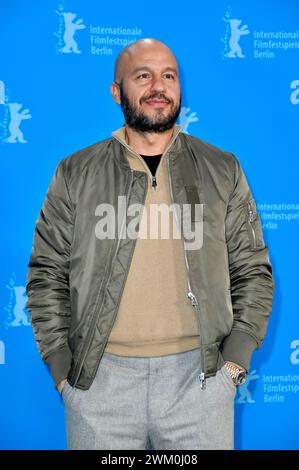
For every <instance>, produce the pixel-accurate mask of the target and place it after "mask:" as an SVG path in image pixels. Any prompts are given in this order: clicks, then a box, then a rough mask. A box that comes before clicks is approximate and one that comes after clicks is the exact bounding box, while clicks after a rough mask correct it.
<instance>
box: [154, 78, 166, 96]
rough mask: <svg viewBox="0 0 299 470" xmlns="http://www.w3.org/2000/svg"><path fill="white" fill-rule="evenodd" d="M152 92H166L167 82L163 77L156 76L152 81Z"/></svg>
mask: <svg viewBox="0 0 299 470" xmlns="http://www.w3.org/2000/svg"><path fill="white" fill-rule="evenodd" d="M151 85H152V86H151V90H152V91H156V92H160V93H161V92H164V91H165V90H166V86H165V81H164V80H163V78H162V77H159V76H158V75H155V76H154V77H153V80H152V84H151Z"/></svg>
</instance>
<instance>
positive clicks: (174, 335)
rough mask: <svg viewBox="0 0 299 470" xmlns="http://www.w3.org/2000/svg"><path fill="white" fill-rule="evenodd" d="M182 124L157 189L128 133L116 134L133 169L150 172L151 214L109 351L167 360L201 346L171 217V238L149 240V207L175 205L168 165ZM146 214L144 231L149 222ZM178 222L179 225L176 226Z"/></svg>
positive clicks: (161, 167) (159, 171) (139, 241)
mask: <svg viewBox="0 0 299 470" xmlns="http://www.w3.org/2000/svg"><path fill="white" fill-rule="evenodd" d="M181 127H182V126H180V125H176V126H175V128H174V132H173V135H172V138H171V140H170V142H169V144H168V146H167V148H166V149H165V151H164V153H163V155H162V157H161V160H160V163H159V166H158V168H157V171H156V178H157V186H156V188H154V187H152V185H151V183H152V181H151V177H152V174H151V171H150V169H149V168H148V166H147V164H146V162H145V161H144V160H143V158H142V157H141V156H140V155H139V154H138V153H137V152H135V151H134V150H133V149H132V148H131V147H130V146H129V145H128V144H127V142H126V140H125V128H124V127H122V128H120V129H118V130H116V131H114V132H113V133H112V135H113V136H114V137H115V138H117V139H118V140H119V142H121V143H122V145H124V147H125V153H126V156H127V159H128V162H129V164H130V167H131V168H132V169H133V170H141V171H145V172H147V173H148V178H149V181H148V191H147V195H146V199H145V210H146V212H147V215H148V220H147V224H145V227H148V230H147V231H146V230H143V232H142V233H144V234H146V233H147V238H141V237H140V233H139V236H138V238H137V240H136V245H135V251H134V254H133V258H132V262H131V266H130V269H129V272H128V277H127V280H126V284H125V287H124V290H123V294H122V297H121V301H120V305H119V310H118V313H117V316H116V319H115V322H114V325H113V327H112V330H111V333H110V336H109V338H108V342H107V345H106V349H105V351H106V352H110V353H112V354H118V355H121V356H122V355H124V356H147V357H150V356H163V355H167V354H175V353H178V352H183V351H188V350H191V349H194V348H198V347H199V346H200V339H199V325H198V318H197V314H196V311H195V309H194V307H192V305H191V302H190V300H189V299H188V298H187V292H188V289H187V278H186V265H185V260H184V251H183V240H182V239H181V238H179V239H173V237H172V235H173V222H174V220H173V217H172V215H171V214H172V213H171V212H170V216H169V226H170V230H169V234H170V235H169V237H168V239H162V238H161V230H160V227H161V225H160V223H159V231H158V235H159V236H158V238H157V239H150V238H149V237H150V231H149V221H150V216H149V214H150V210H149V207H150V204H153V203H156V204H162V203H164V204H167V205H170V204H171V198H170V191H169V180H168V170H167V162H166V159H165V158H164V157H165V155H166V153H167V152H168V150H170V148H171V146H172V144H173V142H174V141H175V139H176V137H177V135H178V133H179V132H180V130H181ZM144 216H145V214H144V211H143V213H142V217H141V222H140V227H142V226H143V223H144V222H145V221H144V220H143V219H144ZM174 223H175V222H174Z"/></svg>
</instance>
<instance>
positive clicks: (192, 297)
mask: <svg viewBox="0 0 299 470" xmlns="http://www.w3.org/2000/svg"><path fill="white" fill-rule="evenodd" d="M187 297H188V299H189V300H191V303H192V305H193V307H194V306H195V305H198V303H197V300H196V297H195V295H194V294H193V292H191V291H190V292H188V294H187Z"/></svg>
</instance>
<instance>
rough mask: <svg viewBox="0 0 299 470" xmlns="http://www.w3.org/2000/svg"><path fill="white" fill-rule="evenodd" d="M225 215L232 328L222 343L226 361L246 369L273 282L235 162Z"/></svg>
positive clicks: (248, 194) (257, 343) (256, 218)
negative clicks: (231, 187)
mask: <svg viewBox="0 0 299 470" xmlns="http://www.w3.org/2000/svg"><path fill="white" fill-rule="evenodd" d="M232 157H233V163H234V184H233V190H232V193H231V196H230V200H229V203H228V209H227V214H226V227H225V229H226V242H227V249H228V258H229V271H230V289H231V300H232V306H233V316H234V319H233V326H232V330H231V332H230V334H229V335H228V336H227V337H225V339H224V340H223V342H222V344H221V352H222V356H223V359H224V360H225V361H232V362H235V363H237V364H239V365H240V366H243V367H244V368H245V369H246V370H247V371H248V370H249V366H250V361H251V355H252V353H253V351H254V350H255V349H258V348H259V347H260V346H261V345H262V342H263V340H264V338H265V335H266V330H267V326H268V321H269V316H270V313H271V309H272V302H273V291H274V280H273V276H272V266H271V264H270V260H269V251H268V247H267V246H266V245H265V243H264V239H263V233H262V225H261V220H260V216H259V214H258V212H257V208H256V203H255V200H254V198H253V196H252V194H251V190H250V188H249V186H248V183H247V180H246V177H245V174H244V172H243V170H242V168H241V165H240V163H239V161H238V159H237V158H236V157H235V156H234V155H232Z"/></svg>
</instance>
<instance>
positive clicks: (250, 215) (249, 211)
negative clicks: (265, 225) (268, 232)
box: [244, 197, 265, 251]
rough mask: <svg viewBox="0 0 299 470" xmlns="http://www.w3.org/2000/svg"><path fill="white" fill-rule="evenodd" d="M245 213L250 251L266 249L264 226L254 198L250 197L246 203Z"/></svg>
mask: <svg viewBox="0 0 299 470" xmlns="http://www.w3.org/2000/svg"><path fill="white" fill-rule="evenodd" d="M244 211H245V216H246V228H247V233H248V237H249V242H250V249H251V250H252V251H258V250H262V249H263V248H265V243H264V238H263V230H262V224H261V219H260V216H259V214H258V212H257V209H256V203H255V200H254V199H253V197H250V198H249V199H247V201H246V202H245V203H244Z"/></svg>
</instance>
